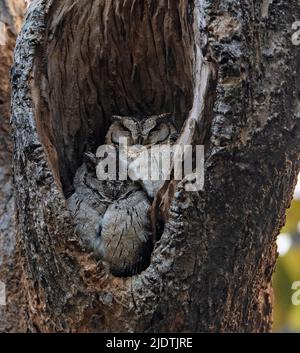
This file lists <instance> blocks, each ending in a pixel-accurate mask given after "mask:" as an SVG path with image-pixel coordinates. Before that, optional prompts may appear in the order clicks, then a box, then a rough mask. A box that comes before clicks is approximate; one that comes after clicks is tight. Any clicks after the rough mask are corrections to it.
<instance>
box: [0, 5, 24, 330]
mask: <svg viewBox="0 0 300 353" xmlns="http://www.w3.org/2000/svg"><path fill="white" fill-rule="evenodd" d="M24 11H25V6H24V2H23V0H2V1H0V23H1V31H3V33H2V37H1V39H2V40H3V42H1V43H0V281H1V282H3V283H5V285H6V295H7V305H6V307H4V306H0V332H3V331H12V330H14V331H18V330H22V329H24V320H22V310H23V309H22V304H23V301H22V300H21V299H20V297H19V295H18V294H19V293H18V292H19V288H18V279H19V278H20V269H18V266H17V262H15V257H14V256H15V218H14V211H15V208H14V198H13V188H12V168H11V167H12V139H11V135H10V82H9V73H10V68H11V65H12V59H13V50H14V46H15V40H16V36H17V34H18V32H19V31H20V29H21V24H22V18H23V14H24Z"/></svg>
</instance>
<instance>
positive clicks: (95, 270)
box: [12, 0, 300, 332]
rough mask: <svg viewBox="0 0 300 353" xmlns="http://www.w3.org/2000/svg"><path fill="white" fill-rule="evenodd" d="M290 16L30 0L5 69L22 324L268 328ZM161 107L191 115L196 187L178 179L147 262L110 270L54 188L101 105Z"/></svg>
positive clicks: (99, 0) (295, 134)
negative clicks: (199, 179) (142, 267)
mask: <svg viewBox="0 0 300 353" xmlns="http://www.w3.org/2000/svg"><path fill="white" fill-rule="evenodd" d="M295 14H298V15H299V16H300V13H299V7H298V6H297V1H296V0H291V1H290V3H289V7H286V6H285V4H284V3H283V2H282V1H277V2H273V3H270V4H269V6H268V7H267V10H266V6H265V3H264V2H253V1H252V0H245V1H243V2H232V1H229V0H221V1H200V0H194V1H192V0H179V1H176V2H175V1H174V2H173V1H167V0H156V1H151V2H149V1H142V0H141V1H136V0H126V1H118V0H116V1H112V2H110V1H104V0H94V1H87V0H75V1H70V0H66V1H58V0H53V1H52V0H48V1H47V0H36V1H34V2H33V3H32V5H31V7H30V9H29V13H28V16H27V18H26V21H25V25H24V28H23V30H22V33H21V35H20V37H19V39H18V43H17V48H16V54H15V65H14V69H13V75H12V82H13V127H14V133H13V135H14V141H15V145H14V172H15V190H16V192H15V197H16V204H17V210H18V212H17V227H18V228H17V229H18V248H19V251H20V262H21V263H22V267H23V273H24V281H23V282H22V286H23V289H24V291H26V294H27V295H28V298H29V304H30V305H29V308H30V310H29V320H28V329H29V330H32V331H47V332H49V331H84V332H92V331H97V332H108V331H109V332H111V331H112V332H116V331H129V332H140V331H142V332H175V331H177V332H178V331H180V332H184V331H188V332H193V331H194V332H216V331H221V332H231V331H241V332H266V331H270V329H271V323H272V318H271V311H272V307H271V299H270V298H271V297H270V296H271V276H272V273H273V270H274V266H275V262H276V245H275V239H276V236H277V234H278V232H279V229H280V227H281V226H282V224H283V222H284V217H285V216H284V215H285V210H286V208H287V207H288V206H289V202H290V200H291V198H292V191H293V187H294V185H295V182H296V176H297V174H298V171H299V152H300V144H299V118H300V116H299V103H298V101H297V99H298V96H297V95H298V94H299V92H298V90H299V88H298V86H297V82H296V79H297V73H298V74H299V64H298V62H299V61H297V55H299V49H298V48H296V47H294V46H293V45H292V43H291V40H290V38H291V34H292V33H291V32H292V31H291V26H290V24H291V23H292V22H293V19H294V16H296V15H295ZM200 64H203V65H204V66H203V67H207V66H206V65H208V66H209V67H210V66H212V67H213V68H215V70H216V72H217V77H218V82H217V87H216V88H215V87H214V85H209V86H208V87H206V85H205V82H200V83H199V79H200V80H201V78H200V77H205V69H203V67H202V66H201V65H200ZM199 87H202V91H201V89H200V88H199ZM203 87H205V92H207V93H208V94H199V92H202V93H203V92H204V91H203ZM197 88H199V89H197ZM215 96H216V97H215ZM197 97H199V100H198V99H195V98H197ZM202 97H205V99H204V101H203V98H202ZM213 97H215V102H214V110H213V112H212V111H211V110H210V109H209V108H210V107H211V106H212V102H211V99H212V98H213ZM168 111H170V112H173V113H174V114H175V116H176V121H177V124H178V127H179V128H180V127H182V126H183V125H184V122H185V121H186V120H187V119H190V120H191V119H192V118H194V120H193V119H192V121H198V123H197V124H195V125H194V130H195V128H197V131H196V136H197V137H198V139H199V140H200V141H201V142H203V143H204V144H205V146H206V163H205V175H206V179H205V189H204V190H203V191H201V192H199V193H196V192H190V193H187V192H185V191H184V190H183V189H182V185H181V184H180V183H179V184H178V185H177V186H176V190H174V195H173V198H172V199H171V200H170V210H169V217H168V221H167V222H166V224H165V228H164V232H163V234H162V236H161V239H160V240H159V242H158V243H157V244H156V247H155V249H154V251H153V255H152V261H151V265H150V266H149V268H148V269H146V271H144V272H143V273H141V274H140V275H137V276H133V277H131V278H126V279H122V278H114V277H113V276H111V275H108V274H107V273H106V272H105V270H104V269H103V268H102V267H101V265H100V264H98V263H97V262H96V261H95V259H93V258H92V257H91V256H89V254H88V253H85V252H83V251H82V249H81V248H80V246H79V245H78V241H77V238H76V235H75V234H74V232H73V224H72V220H71V218H70V216H69V213H68V211H67V208H66V202H65V195H66V194H67V193H68V190H69V188H70V186H71V183H72V178H73V177H74V173H75V171H76V170H77V168H78V166H79V165H80V163H81V161H82V157H83V152H84V151H88V150H92V149H94V148H95V147H96V146H98V145H99V144H100V143H101V142H103V137H104V135H105V133H106V130H107V128H108V118H109V116H110V115H112V114H121V115H127V114H135V113H143V114H159V113H163V112H168ZM199 121H200V126H199ZM185 138H187V141H188V140H189V136H188V135H187V136H185ZM184 140H185V139H184Z"/></svg>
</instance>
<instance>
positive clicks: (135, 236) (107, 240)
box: [68, 115, 175, 276]
mask: <svg viewBox="0 0 300 353" xmlns="http://www.w3.org/2000/svg"><path fill="white" fill-rule="evenodd" d="M174 134H175V128H174V127H173V125H172V124H171V123H169V119H167V117H166V115H161V116H155V117H149V118H148V119H144V120H142V121H140V120H137V119H135V118H130V117H124V118H122V117H114V122H113V123H112V125H111V127H110V129H109V131H108V133H107V135H106V143H107V144H112V145H114V146H116V148H117V149H118V148H119V145H118V140H119V138H120V137H127V139H128V142H129V145H135V144H145V145H147V146H151V145H155V144H160V143H165V144H168V143H170V139H171V138H172V137H173V136H174ZM87 157H88V158H87V160H86V161H85V163H84V164H83V165H82V166H81V167H80V168H79V169H78V171H77V173H76V176H75V178H74V188H75V192H74V194H73V195H72V196H71V197H70V198H69V199H68V206H69V210H70V212H71V214H72V215H73V217H74V220H75V223H76V225H75V229H76V232H77V233H78V234H79V236H80V238H81V239H82V241H83V243H84V245H85V246H86V247H87V248H88V249H89V250H91V251H93V252H94V253H95V254H96V255H98V256H99V257H100V258H101V260H102V261H103V262H104V264H106V265H107V267H108V268H109V270H110V272H111V273H112V274H114V275H117V276H130V275H134V274H136V273H139V272H141V271H142V270H143V269H144V268H145V267H146V266H147V265H148V263H149V260H150V254H151V251H152V245H153V244H152V227H151V222H150V217H149V214H148V212H149V208H150V205H151V201H152V198H153V196H154V195H153V193H152V194H151V195H150V194H149V193H148V194H147V190H148V189H147V188H145V186H144V185H143V184H142V183H138V182H133V181H131V180H128V181H103V180H98V179H97V176H96V163H97V159H96V157H95V156H94V155H92V154H88V155H87Z"/></svg>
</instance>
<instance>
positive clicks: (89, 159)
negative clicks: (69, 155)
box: [83, 152, 98, 169]
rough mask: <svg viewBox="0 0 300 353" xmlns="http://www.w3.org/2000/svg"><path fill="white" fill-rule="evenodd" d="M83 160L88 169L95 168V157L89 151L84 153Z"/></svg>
mask: <svg viewBox="0 0 300 353" xmlns="http://www.w3.org/2000/svg"><path fill="white" fill-rule="evenodd" d="M83 160H84V163H85V164H86V165H87V167H88V168H89V169H95V168H96V166H97V164H98V160H97V157H96V156H95V155H94V154H93V153H91V152H86V153H84V155H83Z"/></svg>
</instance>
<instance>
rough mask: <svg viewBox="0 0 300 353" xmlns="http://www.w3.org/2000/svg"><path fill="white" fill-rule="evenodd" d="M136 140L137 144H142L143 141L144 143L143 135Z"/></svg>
mask: <svg viewBox="0 0 300 353" xmlns="http://www.w3.org/2000/svg"><path fill="white" fill-rule="evenodd" d="M137 142H138V145H143V143H144V138H143V136H139V137H138V141H137Z"/></svg>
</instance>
